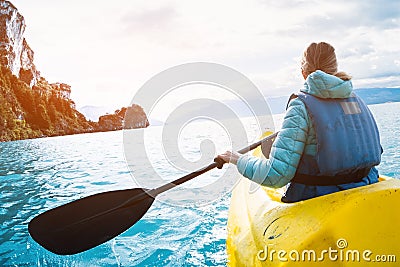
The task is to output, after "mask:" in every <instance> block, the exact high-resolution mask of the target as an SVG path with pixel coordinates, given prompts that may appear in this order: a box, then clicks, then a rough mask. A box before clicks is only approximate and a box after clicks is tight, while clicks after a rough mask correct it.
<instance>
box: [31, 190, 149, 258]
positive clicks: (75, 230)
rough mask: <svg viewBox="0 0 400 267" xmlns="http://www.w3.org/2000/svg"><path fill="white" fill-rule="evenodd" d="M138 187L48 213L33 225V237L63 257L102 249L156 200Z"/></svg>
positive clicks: (103, 195) (93, 196) (33, 222)
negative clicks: (101, 247) (105, 243)
mask: <svg viewBox="0 0 400 267" xmlns="http://www.w3.org/2000/svg"><path fill="white" fill-rule="evenodd" d="M146 190H147V189H141V188H135V189H127V190H118V191H110V192H105V193H99V194H96V195H92V196H88V197H85V198H82V199H79V200H76V201H73V202H71V203H68V204H65V205H62V206H60V207H57V208H54V209H52V210H49V211H46V212H44V213H42V214H40V215H38V216H37V217H35V218H33V220H32V221H31V222H30V223H29V226H28V230H29V233H30V234H31V236H32V238H33V239H34V240H35V241H36V242H38V243H39V244H40V245H41V246H43V247H44V248H46V249H47V250H49V251H51V252H53V253H56V254H59V255H71V254H76V253H79V252H82V251H85V250H88V249H90V248H93V247H95V246H98V245H100V244H102V243H104V242H106V241H108V240H110V239H112V238H114V237H116V236H117V235H119V234H121V233H122V232H124V231H125V230H127V229H128V228H129V227H131V226H132V225H133V224H135V223H136V222H137V221H138V220H140V218H142V217H143V215H144V214H145V213H146V212H147V210H148V209H149V208H150V206H151V204H152V203H153V201H154V198H153V197H151V196H150V195H148V194H147V193H146V192H145V191H146Z"/></svg>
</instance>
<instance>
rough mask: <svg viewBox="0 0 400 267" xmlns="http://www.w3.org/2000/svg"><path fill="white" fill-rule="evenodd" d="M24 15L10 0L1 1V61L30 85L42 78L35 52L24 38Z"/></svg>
mask: <svg viewBox="0 0 400 267" xmlns="http://www.w3.org/2000/svg"><path fill="white" fill-rule="evenodd" d="M25 27H26V25H25V20H24V17H23V16H22V15H21V14H20V13H19V12H18V10H17V9H16V8H15V6H14V5H13V4H11V3H10V2H9V1H3V0H2V1H0V63H1V65H3V66H6V67H7V68H8V69H9V70H10V71H11V73H12V74H14V75H15V76H17V77H18V78H20V79H21V80H22V81H24V82H26V83H27V84H28V85H29V86H30V87H32V86H34V85H35V84H36V83H37V82H38V81H39V79H40V73H39V71H38V70H37V69H36V66H35V64H34V63H33V57H34V53H33V51H32V49H31V48H30V47H29V45H28V43H27V41H26V40H25V38H24V32H25Z"/></svg>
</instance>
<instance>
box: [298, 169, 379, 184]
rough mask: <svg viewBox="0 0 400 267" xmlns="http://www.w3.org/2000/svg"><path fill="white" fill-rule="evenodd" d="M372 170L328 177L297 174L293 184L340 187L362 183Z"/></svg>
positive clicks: (361, 170)
mask: <svg viewBox="0 0 400 267" xmlns="http://www.w3.org/2000/svg"><path fill="white" fill-rule="evenodd" d="M370 170H371V168H365V169H360V170H357V171H355V172H352V173H349V174H342V175H335V176H326V175H308V174H302V173H296V175H295V176H294V177H293V179H292V180H291V182H295V183H299V184H305V185H322V186H328V185H340V184H348V183H356V182H360V181H361V180H362V179H363V178H364V177H366V176H367V175H368V174H369V171H370Z"/></svg>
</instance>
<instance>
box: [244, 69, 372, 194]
mask: <svg viewBox="0 0 400 267" xmlns="http://www.w3.org/2000/svg"><path fill="white" fill-rule="evenodd" d="M352 90H353V87H352V83H351V81H343V80H341V79H340V78H338V77H336V76H333V75H329V74H326V73H324V72H322V71H319V70H318V71H316V72H313V73H312V74H310V75H309V76H308V77H307V79H306V81H305V83H304V88H303V89H302V90H301V91H302V92H304V93H307V94H311V95H314V96H316V97H319V98H327V99H329V98H336V99H337V98H348V97H349V96H350V95H351V93H352ZM316 153H317V140H316V134H315V129H314V127H313V125H312V122H311V119H310V117H309V114H308V112H307V109H306V106H305V104H304V103H303V102H302V101H301V100H300V99H298V98H295V99H293V100H291V101H290V102H289V105H288V109H287V111H286V115H285V118H284V121H283V123H282V129H281V131H280V132H279V134H278V136H277V138H276V139H275V141H274V143H273V145H272V149H271V152H270V155H269V159H260V158H257V157H253V156H248V155H243V156H241V157H240V158H239V160H238V163H237V168H238V170H239V172H240V173H241V174H242V175H243V176H245V177H247V178H249V179H250V180H252V181H255V182H257V183H259V184H262V185H265V186H268V187H272V188H279V187H283V186H285V185H287V184H288V183H289V182H290V181H291V179H292V178H293V177H294V176H295V173H296V170H297V167H298V165H299V162H300V159H301V157H302V155H303V154H305V155H308V156H311V157H315V155H316ZM377 181H378V172H377V170H376V169H375V168H372V169H371V171H370V173H369V174H368V176H366V177H364V178H363V179H362V180H361V181H360V182H355V183H347V184H341V185H329V186H317V185H304V184H298V183H293V184H292V185H290V186H289V187H288V190H287V191H286V194H285V196H284V197H283V198H282V201H284V202H295V201H299V200H304V199H309V198H313V197H317V196H321V195H325V194H329V193H333V192H337V191H340V190H345V189H350V188H354V187H358V186H362V185H367V184H371V183H375V182H377Z"/></svg>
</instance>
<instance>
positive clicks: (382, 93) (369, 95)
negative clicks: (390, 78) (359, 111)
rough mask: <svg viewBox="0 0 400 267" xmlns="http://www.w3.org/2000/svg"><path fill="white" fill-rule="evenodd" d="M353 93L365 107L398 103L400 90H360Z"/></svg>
mask: <svg viewBox="0 0 400 267" xmlns="http://www.w3.org/2000/svg"><path fill="white" fill-rule="evenodd" d="M354 91H355V93H356V94H357V95H359V96H360V97H361V98H362V99H363V100H364V102H365V103H366V104H367V105H373V104H381V103H387V102H400V88H360V89H356V90H354Z"/></svg>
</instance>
